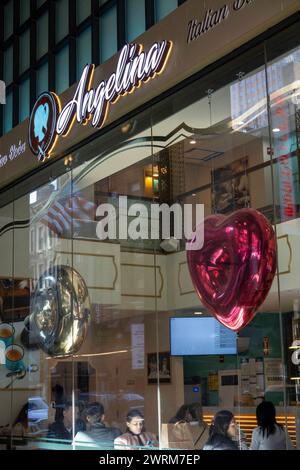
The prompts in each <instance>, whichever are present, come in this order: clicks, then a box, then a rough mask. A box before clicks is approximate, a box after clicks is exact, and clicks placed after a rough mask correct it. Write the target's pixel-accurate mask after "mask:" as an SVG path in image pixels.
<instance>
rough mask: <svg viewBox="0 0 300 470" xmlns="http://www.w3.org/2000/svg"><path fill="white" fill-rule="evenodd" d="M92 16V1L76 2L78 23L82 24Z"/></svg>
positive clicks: (78, 0)
mask: <svg viewBox="0 0 300 470" xmlns="http://www.w3.org/2000/svg"><path fill="white" fill-rule="evenodd" d="M90 14H91V1H90V0H76V23H77V24H80V23H81V22H82V21H84V20H85V19H86V18H87V17H88V16H89V15H90Z"/></svg>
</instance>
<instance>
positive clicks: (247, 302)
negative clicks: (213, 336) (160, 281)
mask: <svg viewBox="0 0 300 470" xmlns="http://www.w3.org/2000/svg"><path fill="white" fill-rule="evenodd" d="M201 229H202V230H203V227H201V226H200V225H199V226H198V227H197V228H196V235H195V236H194V238H193V239H192V240H191V243H193V240H194V239H195V238H196V237H197V232H198V231H200V230H201ZM187 261H188V267H189V272H190V275H191V278H192V281H193V284H194V287H195V290H196V292H197V294H198V296H199V297H200V300H201V302H202V303H203V305H204V306H205V307H206V308H207V309H208V310H209V312H210V313H211V314H212V315H214V317H215V318H216V319H217V320H218V321H219V322H221V323H222V324H223V325H224V326H226V327H227V328H230V329H231V330H233V331H240V330H241V329H242V328H244V327H245V326H246V325H247V324H248V323H249V322H250V321H251V320H252V319H253V318H254V316H255V314H256V312H257V310H258V308H259V307H260V305H261V304H262V303H263V301H264V300H265V298H266V296H267V294H268V292H269V290H270V288H271V285H272V282H273V279H274V276H275V271H276V237H275V233H274V230H273V228H272V225H271V224H270V223H269V221H268V220H267V219H266V218H265V217H264V216H263V215H262V214H261V213H260V212H258V211H256V210H254V209H240V210H238V211H235V212H233V213H232V214H231V215H229V216H227V217H226V216H224V215H221V214H215V215H211V216H209V217H207V218H206V219H205V221H204V246H203V247H202V249H200V250H192V249H191V250H187Z"/></svg>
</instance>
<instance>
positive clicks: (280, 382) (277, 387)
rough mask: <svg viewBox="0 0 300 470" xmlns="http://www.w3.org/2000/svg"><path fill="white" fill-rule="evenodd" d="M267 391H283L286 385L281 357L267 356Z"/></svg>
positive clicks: (265, 364) (265, 363)
mask: <svg viewBox="0 0 300 470" xmlns="http://www.w3.org/2000/svg"><path fill="white" fill-rule="evenodd" d="M264 369H265V391H266V392H281V391H283V386H284V374H283V364H282V361H281V359H280V358H265V359H264Z"/></svg>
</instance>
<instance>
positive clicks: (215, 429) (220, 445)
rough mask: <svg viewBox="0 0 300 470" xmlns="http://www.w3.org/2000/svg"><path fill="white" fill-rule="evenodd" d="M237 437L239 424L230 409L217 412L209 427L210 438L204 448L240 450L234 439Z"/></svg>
mask: <svg viewBox="0 0 300 470" xmlns="http://www.w3.org/2000/svg"><path fill="white" fill-rule="evenodd" d="M236 437H237V425H236V422H235V419H234V416H233V414H232V413H231V412H230V411H227V410H222V411H218V413H216V415H215V417H214V419H213V422H212V424H211V426H210V429H209V439H208V441H207V442H206V444H205V445H204V447H203V450H239V448H238V446H237V444H236V443H235V442H234V441H233V439H235V438H236Z"/></svg>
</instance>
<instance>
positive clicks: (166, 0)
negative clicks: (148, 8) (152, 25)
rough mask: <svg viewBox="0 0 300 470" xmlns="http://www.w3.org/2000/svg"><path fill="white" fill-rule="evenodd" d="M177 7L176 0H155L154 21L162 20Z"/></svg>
mask: <svg viewBox="0 0 300 470" xmlns="http://www.w3.org/2000/svg"><path fill="white" fill-rule="evenodd" d="M177 7H178V0H155V21H160V20H162V19H163V18H164V17H165V16H167V15H168V14H169V13H171V12H172V11H173V10H175V9H176V8H177Z"/></svg>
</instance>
